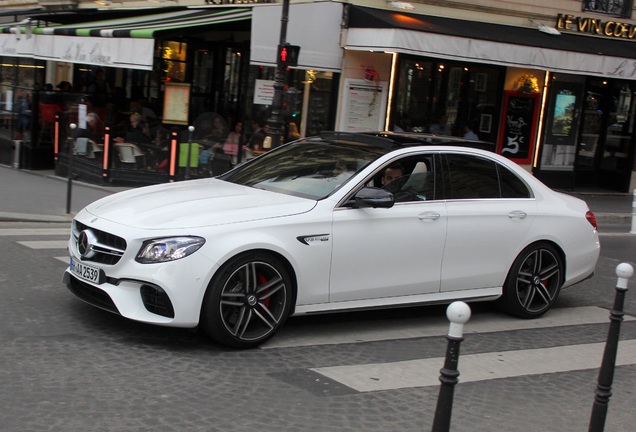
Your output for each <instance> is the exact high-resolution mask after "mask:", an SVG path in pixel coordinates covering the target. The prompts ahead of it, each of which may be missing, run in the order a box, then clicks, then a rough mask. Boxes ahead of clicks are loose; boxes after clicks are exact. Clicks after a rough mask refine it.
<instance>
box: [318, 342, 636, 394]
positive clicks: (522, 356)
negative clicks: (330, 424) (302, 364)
mask: <svg viewBox="0 0 636 432" xmlns="http://www.w3.org/2000/svg"><path fill="white" fill-rule="evenodd" d="M463 343H466V341H464V342H463ZM604 347H605V343H594V344H584V345H568V346H560V347H553V348H539V349H529V350H519V351H501V352H489V353H482V354H466V355H460V357H459V364H458V368H457V369H458V371H459V374H460V375H459V382H460V383H462V382H464V383H466V382H475V381H485V380H492V379H498V378H512V377H517V376H525V375H539V374H546V373H557V372H568V371H576V370H585V369H595V368H599V367H600V365H601V359H602V357H603V350H604ZM633 364H636V340H625V341H621V342H620V343H619V347H618V356H617V359H616V365H617V366H624V365H633ZM443 366H444V358H443V357H439V358H429V359H423V360H409V361H401V362H393V363H378V364H366V365H354V366H334V367H322V368H313V369H311V370H312V371H314V372H316V373H319V374H321V375H323V376H325V377H327V378H330V379H332V380H334V381H337V382H339V383H340V384H343V385H346V386H347V387H350V388H352V389H354V390H357V391H359V392H370V391H380V390H394V389H399V388H411V387H426V386H436V385H439V383H440V382H439V376H440V369H441V368H442V367H443Z"/></svg>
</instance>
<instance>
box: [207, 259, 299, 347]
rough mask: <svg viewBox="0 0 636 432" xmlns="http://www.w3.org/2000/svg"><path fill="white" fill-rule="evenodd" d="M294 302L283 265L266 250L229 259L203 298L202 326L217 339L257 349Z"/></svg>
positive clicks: (285, 315) (279, 324)
mask: <svg viewBox="0 0 636 432" xmlns="http://www.w3.org/2000/svg"><path fill="white" fill-rule="evenodd" d="M291 301H292V284H291V280H290V278H289V275H288V274H287V271H286V269H285V268H284V266H283V265H282V264H281V263H280V262H279V261H278V260H277V259H275V258H274V257H272V256H270V255H267V254H265V253H250V254H245V255H241V256H238V257H236V258H234V259H232V260H231V261H229V262H228V263H227V264H226V265H224V266H223V268H222V269H221V270H220V271H219V273H218V274H217V276H215V277H214V279H213V280H212V283H211V284H210V286H209V287H208V291H207V292H206V295H205V298H204V300H203V309H202V316H201V326H202V327H203V329H204V331H205V332H206V333H207V334H208V335H210V336H211V337H212V338H213V339H215V340H216V341H217V342H220V343H222V344H224V345H227V346H231V347H234V348H254V347H257V346H259V345H260V344H262V343H263V342H265V341H267V340H268V339H270V338H271V337H272V336H274V334H276V332H277V331H278V329H280V327H281V326H282V325H283V323H284V322H285V320H286V319H287V316H288V315H289V310H290V308H291Z"/></svg>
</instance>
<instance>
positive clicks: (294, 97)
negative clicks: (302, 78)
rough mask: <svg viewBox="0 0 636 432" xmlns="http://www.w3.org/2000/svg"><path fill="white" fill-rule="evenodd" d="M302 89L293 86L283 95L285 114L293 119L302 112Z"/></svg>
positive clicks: (287, 117)
mask: <svg viewBox="0 0 636 432" xmlns="http://www.w3.org/2000/svg"><path fill="white" fill-rule="evenodd" d="M300 102H301V100H300V90H298V89H296V88H294V87H292V88H290V89H287V90H285V94H284V95H283V116H284V117H285V118H286V119H291V118H294V117H296V116H298V114H299V113H300Z"/></svg>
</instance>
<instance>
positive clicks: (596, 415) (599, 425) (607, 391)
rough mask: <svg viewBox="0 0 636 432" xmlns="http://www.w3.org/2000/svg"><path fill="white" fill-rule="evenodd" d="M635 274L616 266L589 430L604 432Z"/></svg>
mask: <svg viewBox="0 0 636 432" xmlns="http://www.w3.org/2000/svg"><path fill="white" fill-rule="evenodd" d="M633 274H634V268H633V267H632V266H631V265H629V264H627V263H622V264H619V265H618V266H616V276H618V282H617V283H616V297H615V299H614V307H613V309H612V310H611V312H610V320H611V321H610V328H609V331H608V333H607V342H606V343H605V351H604V353H603V361H602V363H601V369H600V371H599V374H598V384H597V385H596V390H595V391H594V405H593V406H592V416H591V417H590V428H589V429H588V430H589V432H602V431H603V430H604V429H605V419H606V417H607V406H608V405H609V399H610V397H611V396H612V381H613V380H614V368H615V367H616V352H617V350H618V336H619V333H620V329H621V322H622V321H623V315H624V314H623V304H624V302H625V293H626V292H627V280H628V279H629V278H631V277H632V275H633Z"/></svg>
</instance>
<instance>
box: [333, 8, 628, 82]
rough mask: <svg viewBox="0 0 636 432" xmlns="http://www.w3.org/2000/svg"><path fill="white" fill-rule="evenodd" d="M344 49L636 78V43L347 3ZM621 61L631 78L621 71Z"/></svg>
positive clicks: (622, 66)
mask: <svg viewBox="0 0 636 432" xmlns="http://www.w3.org/2000/svg"><path fill="white" fill-rule="evenodd" d="M348 27H349V28H348V31H347V36H346V41H345V47H346V48H347V49H352V50H371V51H388V52H400V53H407V54H414V55H422V56H430V57H436V58H443V59H447V60H462V61H471V62H479V63H488V64H496V65H503V66H513V67H525V68H533V69H541V70H549V71H552V72H563V73H572V74H583V75H594V76H602V77H616V78H630V79H633V78H636V73H634V64H635V63H634V61H635V59H636V42H631V41H625V40H619V39H611V38H602V37H593V36H580V35H573V34H568V33H564V32H562V33H561V34H560V35H551V34H548V33H544V32H541V31H539V30H538V29H533V28H526V27H514V26H507V25H500V24H491V23H482V22H476V21H466V20H457V19H451V18H442V17H435V16H428V15H419V14H410V13H400V12H394V11H389V10H380V9H372V8H366V7H359V6H351V7H350V10H349V20H348ZM625 64H629V65H632V66H631V67H630V68H629V74H630V76H625V73H626V72H624V71H623V72H619V71H622V68H624V66H625Z"/></svg>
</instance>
